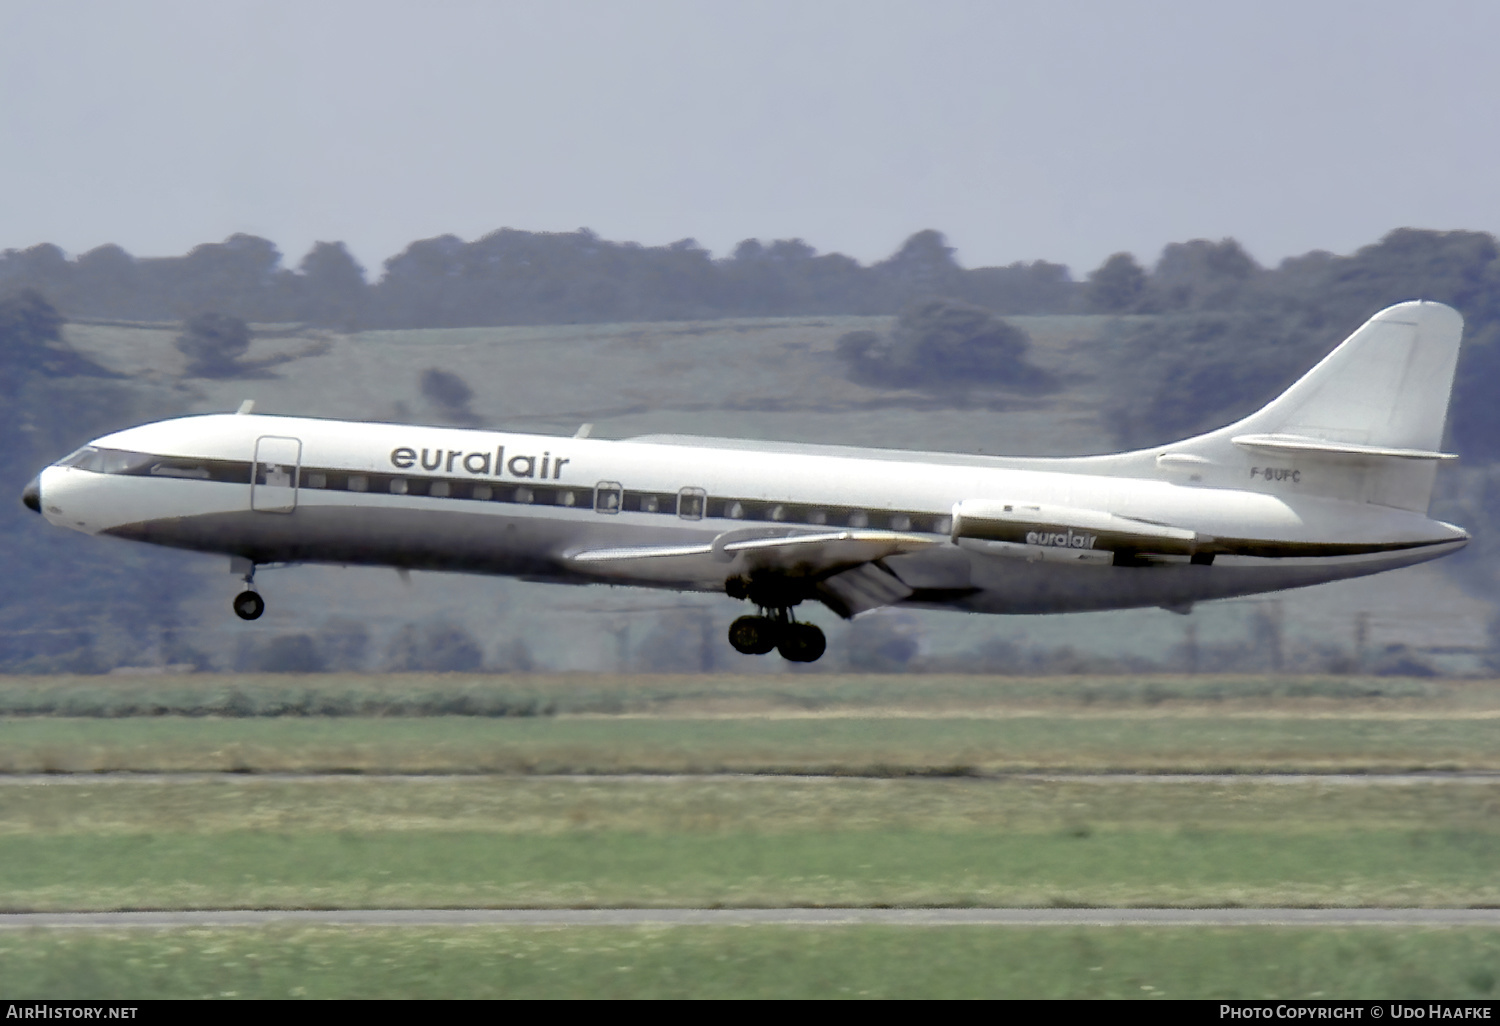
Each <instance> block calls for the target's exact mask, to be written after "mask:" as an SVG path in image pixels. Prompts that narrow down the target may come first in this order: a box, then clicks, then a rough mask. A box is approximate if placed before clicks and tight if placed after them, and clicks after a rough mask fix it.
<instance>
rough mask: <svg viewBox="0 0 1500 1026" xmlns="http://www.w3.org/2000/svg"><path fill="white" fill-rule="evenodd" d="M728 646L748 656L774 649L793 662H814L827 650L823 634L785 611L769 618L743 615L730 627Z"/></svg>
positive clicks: (780, 610)
mask: <svg viewBox="0 0 1500 1026" xmlns="http://www.w3.org/2000/svg"><path fill="white" fill-rule="evenodd" d="M729 644H730V645H731V646H733V648H734V650H735V651H736V652H743V653H744V654H745V655H765V654H766V653H767V652H769V651H771V649H773V648H774V649H775V650H776V651H778V652H780V653H781V658H783V659H785V660H787V661H788V662H792V663H812V662H817V660H818V659H819V658H820V657H821V656H822V655H823V653H824V651H825V650H827V648H828V639H827V638H825V637H824V636H823V632H822V631H821V630H819V629H818V628H817V627H816V626H814V625H813V624H810V623H797V622H796V621H795V620H793V619H792V617H791V613H790V612H789V611H787V610H786V609H775V610H772V611H771V615H770V616H765V615H761V616H742V617H740V618H739V619H738V620H736V621H734V623H732V624H730V625H729Z"/></svg>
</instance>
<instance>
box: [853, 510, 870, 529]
mask: <svg viewBox="0 0 1500 1026" xmlns="http://www.w3.org/2000/svg"><path fill="white" fill-rule="evenodd" d="M849 526H850V527H869V526H870V514H868V513H866V512H865V511H864V510H862V509H857V510H855V511H854V512H853V513H850V514H849Z"/></svg>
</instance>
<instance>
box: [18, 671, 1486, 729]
mask: <svg viewBox="0 0 1500 1026" xmlns="http://www.w3.org/2000/svg"><path fill="white" fill-rule="evenodd" d="M1247 702H1253V703H1256V704H1257V705H1258V707H1261V708H1264V707H1265V706H1266V705H1267V703H1273V704H1274V703H1289V704H1290V705H1292V706H1302V707H1306V706H1307V705H1308V704H1309V703H1330V702H1331V703H1341V704H1343V705H1344V706H1350V705H1362V706H1370V705H1376V706H1383V707H1395V708H1399V707H1423V708H1432V709H1438V708H1445V709H1457V708H1487V709H1492V710H1493V709H1500V682H1496V681H1439V680H1428V679H1412V678H1401V677H1357V676H1339V677H1333V676H1294V675H1231V674H1224V675H1200V676H1189V675H1173V674H1156V675H1120V676H1107V677H1106V676H1080V677H1003V676H990V675H983V674H836V673H781V674H764V675H751V674H635V675H629V674H459V673H427V674H421V673H410V674H356V673H324V674H200V675H172V674H167V675H162V674H141V675H126V676H117V675H111V676H80V675H69V674H59V675H55V676H8V677H7V676H0V716H73V717H78V716H90V717H106V718H113V717H131V716H221V717H280V716H289V717H300V716H484V717H511V716H515V717H529V716H552V715H559V714H567V713H596V714H617V713H665V712H672V711H679V712H680V711H684V710H720V711H736V710H738V711H754V710H756V709H762V710H774V709H787V710H820V709H834V708H859V707H868V706H886V707H899V708H903V709H917V708H926V709H941V708H943V707H944V706H950V705H955V704H956V705H962V706H966V707H973V706H993V705H1000V706H1015V707H1084V708H1089V707H1146V708H1151V707H1156V706H1161V705H1171V704H1180V703H1208V704H1216V705H1224V704H1231V705H1232V704H1235V703H1247Z"/></svg>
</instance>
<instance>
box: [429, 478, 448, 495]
mask: <svg viewBox="0 0 1500 1026" xmlns="http://www.w3.org/2000/svg"><path fill="white" fill-rule="evenodd" d="M452 492H453V486H452V485H450V484H449V483H448V482H447V481H434V482H432V487H430V488H428V489H427V494H428V495H431V496H432V497H433V498H435V499H446V498H447V497H448V496H449V495H450V494H452Z"/></svg>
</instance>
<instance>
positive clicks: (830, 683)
mask: <svg viewBox="0 0 1500 1026" xmlns="http://www.w3.org/2000/svg"><path fill="white" fill-rule="evenodd" d="M0 713H9V714H10V715H3V716H0V772H9V773H37V772H46V773H97V772H106V771H134V772H224V771H230V772H300V773H329V772H354V773H621V772H642V773H716V772H736V773H740V772H752V773H819V774H845V775H874V776H899V775H905V774H959V775H962V774H976V773H979V774H983V773H996V772H1010V771H1018V770H1083V771H1097V772H1109V771H1172V772H1191V773H1202V772H1246V773H1255V772H1266V771H1296V772H1405V771H1411V770H1470V771H1490V770H1497V769H1500V745H1496V744H1494V743H1493V739H1494V737H1495V730H1496V725H1497V722H1500V687H1497V686H1496V685H1495V683H1494V682H1488V681H1486V682H1467V681H1465V682H1443V683H1438V682H1427V681H1407V680H1400V679H1394V680H1381V679H1378V678H1377V679H1369V680H1362V679H1359V678H1284V679H1282V678H1266V677H1262V678H1188V677H1180V678H1174V677H1151V678H1064V679H1061V680H1055V681H1047V680H1036V679H1024V678H1004V677H966V676H933V677H921V676H912V677H902V676H887V677H880V676H863V677H861V676H833V675H830V676H822V675H818V676H799V675H790V674H787V675H779V676H773V677H734V676H727V675H726V676H724V677H711V676H710V677H698V676H689V675H684V676H680V677H679V676H671V675H667V676H655V677H634V678H617V677H609V676H602V675H600V676H592V675H579V676H571V677H560V678H547V677H542V676H532V677H512V676H509V675H501V676H489V677H484V676H462V675H452V676H445V675H428V676H420V675H412V676H387V677H363V678H362V677H357V676H354V675H328V676H327V677H288V676H284V675H266V676H261V677H233V678H228V679H224V678H219V677H214V676H204V677H186V678H183V677H179V678H171V677H167V678H147V679H138V678H127V679H124V680H121V681H119V682H116V681H115V680H113V679H101V678H97V677H95V678H57V679H47V678H41V679H39V678H7V679H4V680H0ZM460 713H463V714H464V715H457V714H460Z"/></svg>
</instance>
